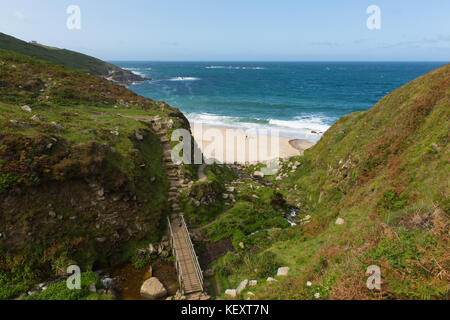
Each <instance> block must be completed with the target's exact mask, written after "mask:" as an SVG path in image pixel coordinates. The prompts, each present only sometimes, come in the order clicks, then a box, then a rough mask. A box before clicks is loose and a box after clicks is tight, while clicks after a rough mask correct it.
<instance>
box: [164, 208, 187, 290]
mask: <svg viewBox="0 0 450 320" xmlns="http://www.w3.org/2000/svg"><path fill="white" fill-rule="evenodd" d="M167 222H168V223H169V231H170V242H171V244H172V255H173V256H174V258H175V269H176V270H177V276H178V283H179V284H180V291H181V292H182V293H184V292H183V291H184V289H183V284H184V281H183V275H182V273H181V270H180V264H179V262H178V255H177V248H176V246H175V241H174V239H173V230H172V223H171V222H170V218H169V217H167Z"/></svg>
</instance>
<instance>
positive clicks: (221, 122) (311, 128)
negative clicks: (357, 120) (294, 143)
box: [187, 113, 331, 142]
mask: <svg viewBox="0 0 450 320" xmlns="http://www.w3.org/2000/svg"><path fill="white" fill-rule="evenodd" d="M187 118H188V119H189V121H190V122H191V123H194V124H199V123H202V124H203V125H206V126H217V127H227V128H232V129H243V130H247V129H256V130H267V129H269V132H267V134H269V135H270V134H274V133H275V132H277V134H279V135H280V136H282V137H287V138H293V139H306V140H310V141H313V142H317V141H318V140H320V138H321V137H322V134H323V133H324V132H325V131H327V130H328V129H329V128H330V125H328V124H327V121H330V120H331V119H329V118H326V117H321V116H309V117H295V118H293V119H292V120H276V119H269V120H267V121H264V120H261V119H256V118H255V119H254V120H255V122H251V121H249V120H247V119H244V118H240V117H231V116H220V115H215V114H210V113H190V114H187ZM270 130H276V131H272V133H271V132H270Z"/></svg>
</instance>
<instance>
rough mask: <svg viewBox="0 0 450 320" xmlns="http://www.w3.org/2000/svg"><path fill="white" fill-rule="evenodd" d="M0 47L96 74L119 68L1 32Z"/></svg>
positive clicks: (76, 53)
mask: <svg viewBox="0 0 450 320" xmlns="http://www.w3.org/2000/svg"><path fill="white" fill-rule="evenodd" d="M0 49H4V50H11V51H14V52H18V53H21V54H25V55H27V56H31V57H33V58H36V59H41V60H46V61H50V62H53V63H57V64H61V65H63V66H65V67H67V68H69V69H73V70H79V71H82V72H86V73H89V74H92V75H97V76H103V75H107V74H108V71H109V70H119V69H120V68H118V67H116V66H114V65H112V64H110V63H107V62H104V61H102V60H99V59H96V58H93V57H90V56H87V55H84V54H81V53H78V52H74V51H70V50H65V49H57V48H50V47H46V46H42V45H36V44H31V43H27V42H25V41H22V40H19V39H16V38H14V37H11V36H8V35H6V34H3V33H0Z"/></svg>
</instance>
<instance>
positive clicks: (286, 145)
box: [191, 123, 314, 164]
mask: <svg viewBox="0 0 450 320" xmlns="http://www.w3.org/2000/svg"><path fill="white" fill-rule="evenodd" d="M191 128H192V134H193V136H194V138H195V141H196V143H197V144H198V146H199V148H200V149H201V150H202V152H203V154H204V156H205V158H207V159H208V158H214V159H216V160H218V161H219V162H220V163H227V164H230V163H240V164H245V163H250V164H253V163H257V162H265V161H269V160H273V159H277V158H283V159H285V158H291V157H293V156H299V155H303V153H304V151H305V150H306V149H308V148H311V147H312V146H313V145H314V143H313V142H310V141H307V140H301V139H290V138H285V137H277V136H273V135H268V134H264V132H260V131H255V130H247V131H245V130H242V129H231V128H223V127H212V126H205V125H199V124H196V123H191Z"/></svg>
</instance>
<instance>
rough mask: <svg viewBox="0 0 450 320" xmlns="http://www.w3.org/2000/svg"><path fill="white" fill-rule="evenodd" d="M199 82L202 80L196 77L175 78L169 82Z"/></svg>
mask: <svg viewBox="0 0 450 320" xmlns="http://www.w3.org/2000/svg"><path fill="white" fill-rule="evenodd" d="M198 80H200V78H196V77H175V78H170V79H169V81H198Z"/></svg>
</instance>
